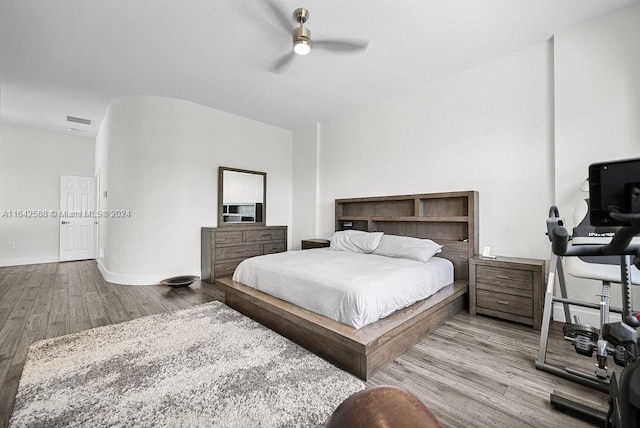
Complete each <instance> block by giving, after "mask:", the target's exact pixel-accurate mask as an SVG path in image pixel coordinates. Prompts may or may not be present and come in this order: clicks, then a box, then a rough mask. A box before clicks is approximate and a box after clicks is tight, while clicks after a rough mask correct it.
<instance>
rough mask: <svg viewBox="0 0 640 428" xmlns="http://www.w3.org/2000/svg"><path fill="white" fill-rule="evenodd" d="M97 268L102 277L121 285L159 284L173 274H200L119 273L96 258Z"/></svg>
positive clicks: (177, 274) (183, 273)
mask: <svg viewBox="0 0 640 428" xmlns="http://www.w3.org/2000/svg"><path fill="white" fill-rule="evenodd" d="M97 263H98V270H100V273H102V276H103V277H104V279H105V280H106V281H108V282H111V283H113V284H121V285H155V284H159V283H160V281H162V280H163V279H167V278H172V277H174V276H182V275H198V276H199V275H200V272H197V273H190V272H187V273H185V272H180V273H175V272H169V273H163V274H141V275H132V274H128V275H127V274H121V273H116V272H111V271H110V270H108V269H107V268H106V267H105V266H104V263H103V259H98V260H97Z"/></svg>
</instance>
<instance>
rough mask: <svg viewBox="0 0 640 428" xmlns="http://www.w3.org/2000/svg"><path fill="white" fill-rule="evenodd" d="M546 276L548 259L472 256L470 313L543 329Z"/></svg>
mask: <svg viewBox="0 0 640 428" xmlns="http://www.w3.org/2000/svg"><path fill="white" fill-rule="evenodd" d="M544 275H545V262H544V260H537V259H522V258H514V257H497V258H496V259H483V258H480V257H477V256H476V257H472V258H471V259H469V313H471V314H472V315H475V314H484V315H491V316H494V317H497V318H502V319H506V320H510V321H516V322H520V323H524V324H528V325H530V326H532V327H534V328H536V329H537V330H539V329H540V326H541V323H542V310H543V306H544V302H543V298H544Z"/></svg>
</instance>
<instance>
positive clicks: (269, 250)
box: [262, 242, 286, 254]
mask: <svg viewBox="0 0 640 428" xmlns="http://www.w3.org/2000/svg"><path fill="white" fill-rule="evenodd" d="M285 250H286V248H285V245H284V242H274V243H268V244H262V254H273V253H281V252H283V251H285Z"/></svg>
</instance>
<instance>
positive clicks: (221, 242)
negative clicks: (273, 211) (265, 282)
mask: <svg viewBox="0 0 640 428" xmlns="http://www.w3.org/2000/svg"><path fill="white" fill-rule="evenodd" d="M200 235H201V256H200V257H201V260H200V268H201V273H202V275H201V276H202V279H203V280H204V281H207V282H211V283H213V282H215V280H216V279H217V278H223V277H227V276H231V275H233V272H234V271H235V269H236V267H237V266H238V264H240V262H241V261H243V260H244V259H247V258H249V257H254V256H261V255H264V254H271V253H280V252H282V251H287V226H229V227H222V228H220V227H203V228H202V229H201V231H200Z"/></svg>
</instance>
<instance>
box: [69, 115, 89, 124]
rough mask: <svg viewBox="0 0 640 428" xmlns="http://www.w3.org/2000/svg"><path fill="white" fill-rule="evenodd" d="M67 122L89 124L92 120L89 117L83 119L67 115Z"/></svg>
mask: <svg viewBox="0 0 640 428" xmlns="http://www.w3.org/2000/svg"><path fill="white" fill-rule="evenodd" d="M67 122H74V123H80V124H82V125H91V122H93V121H92V120H91V119H84V118H82V117H75V116H67Z"/></svg>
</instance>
